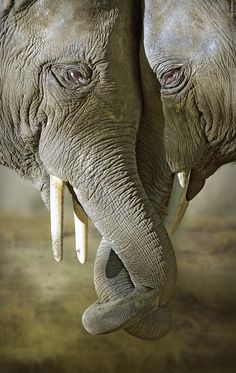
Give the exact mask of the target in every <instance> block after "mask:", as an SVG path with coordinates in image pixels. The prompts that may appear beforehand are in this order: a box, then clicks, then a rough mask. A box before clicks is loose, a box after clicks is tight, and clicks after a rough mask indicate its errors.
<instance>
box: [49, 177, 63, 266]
mask: <svg viewBox="0 0 236 373" xmlns="http://www.w3.org/2000/svg"><path fill="white" fill-rule="evenodd" d="M64 186H65V183H64V181H63V180H62V179H59V178H58V177H56V176H52V175H51V176H50V217H51V236H52V249H53V255H54V258H55V260H56V261H57V262H60V261H61V260H62V258H63V215H64Z"/></svg>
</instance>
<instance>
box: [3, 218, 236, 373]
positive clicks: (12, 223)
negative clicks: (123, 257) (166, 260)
mask: <svg viewBox="0 0 236 373" xmlns="http://www.w3.org/2000/svg"><path fill="white" fill-rule="evenodd" d="M48 228H49V221H48V218H47V217H45V218H40V219H38V220H32V219H22V218H21V219H16V218H15V219H13V218H11V217H8V218H7V217H0V372H1V373H18V372H24V373H28V372H30V373H31V372H32V373H38V372H40V373H54V372H56V373H67V372H68V373H75V372H76V373H95V372H98V373H118V372H132V373H136V372H137V373H139V372H145V373H152V372H153V373H154V372H155V373H156V372H158V373H164V372H165V373H166V372H168V373H169V372H170V373H183V372H188V373H189V372H191V373H195V372H196V373H200V372H204V373H205V372H207V373H208V372H209V373H210V372H212V373H213V372H214V373H218V372H224V373H231V372H235V371H236V317H235V314H236V286H235V284H236V222H233V220H232V221H224V222H222V221H216V220H215V221H214V220H209V219H205V220H201V221H199V222H198V221H194V222H192V224H191V225H188V227H185V228H184V227H183V228H182V229H181V230H180V231H179V233H178V234H177V236H176V238H175V248H176V253H177V260H178V272H179V273H178V283H177V288H176V291H175V294H174V297H173V300H172V305H171V306H172V311H173V323H174V326H173V330H172V332H171V333H170V334H169V335H168V336H167V337H165V338H164V339H162V340H160V341H158V342H147V341H142V340H138V339H135V338H133V337H131V336H129V335H128V334H126V333H125V332H117V333H114V334H111V335H106V336H91V335H89V334H87V333H86V332H85V330H84V329H83V327H82V324H81V315H82V313H83V310H84V309H85V308H86V307H87V306H88V305H90V304H91V303H92V302H94V301H95V299H96V296H95V292H94V289H93V280H92V276H93V261H94V254H95V250H96V248H97V246H98V243H99V237H98V235H96V234H95V233H93V237H92V238H91V239H90V248H91V250H90V256H89V261H88V263H87V264H86V265H84V266H81V265H80V264H78V263H77V262H76V257H75V252H74V249H73V235H72V228H71V227H70V226H68V227H66V239H65V258H64V261H63V262H62V263H60V264H57V263H56V262H54V261H53V259H52V257H51V251H50V238H49V229H48Z"/></svg>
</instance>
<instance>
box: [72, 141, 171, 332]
mask: <svg viewBox="0 0 236 373" xmlns="http://www.w3.org/2000/svg"><path fill="white" fill-rule="evenodd" d="M111 146H112V145H111V144H110V145H109V144H107V149H109V150H111ZM131 148H132V147H131ZM93 151H95V154H98V152H97V151H98V149H95V147H94V148H93ZM121 154H124V155H125V157H124V156H121ZM90 156H91V154H90ZM104 157H105V158H106V154H103V159H102V161H101V163H102V164H103V167H104V165H105V167H106V168H104V169H103V168H101V167H98V165H94V162H93V165H94V169H96V175H94V174H93V181H94V178H95V179H96V188H95V190H94V188H93V189H92V188H91V183H92V182H91V176H92V175H91V174H90V175H89V174H88V172H85V173H84V174H83V177H84V183H82V185H83V186H85V185H86V187H85V189H82V188H81V187H79V186H78V187H75V186H74V191H75V193H76V195H77V198H78V200H79V202H80V203H81V204H82V206H83V208H84V210H85V211H86V213H87V214H88V216H89V217H90V218H91V220H92V221H93V223H94V224H95V226H96V227H97V228H98V230H99V231H100V233H101V234H102V236H103V237H104V239H105V240H106V241H107V242H109V244H110V246H111V247H112V248H113V250H114V252H115V253H116V255H117V256H118V257H119V259H120V260H121V262H122V264H123V266H124V267H125V269H126V270H127V272H128V275H129V277H130V281H131V284H132V291H131V292H129V293H128V294H127V295H126V296H124V294H123V293H122V296H121V297H120V298H119V297H118V298H117V299H115V300H114V299H113V300H112V301H108V302H106V303H103V304H101V303H96V304H95V305H93V306H91V307H90V308H89V309H88V310H87V311H86V312H85V314H84V316H83V323H84V326H85V328H86V329H87V330H88V331H89V332H91V333H96V334H97V333H105V332H109V331H112V330H115V329H118V328H126V327H129V326H130V325H131V324H133V322H134V320H135V319H136V318H138V319H140V317H141V316H144V315H145V314H147V313H149V312H150V311H152V310H153V309H154V308H155V307H156V306H157V303H158V304H159V305H165V304H166V302H167V301H168V299H169V297H170V294H171V291H172V289H173V287H174V285H175V279H176V263H175V256H174V253H173V251H172V246H171V243H170V241H169V238H168V235H167V234H166V232H165V229H164V227H163V226H162V223H161V220H160V218H159V217H158V216H157V215H156V213H155V210H154V208H153V206H152V205H151V203H150V202H149V200H148V198H147V196H146V193H145V191H144V189H143V186H142V184H141V181H140V179H139V176H138V173H137V167H136V161H135V154H133V153H131V152H130V153H129V152H128V151H127V144H126V148H124V147H123V148H122V146H121V147H119V146H117V144H116V149H115V150H114V152H113V156H112V157H111V156H110V154H109V158H107V159H109V168H108V167H107V164H106V163H107V162H106V161H104ZM124 158H125V159H124ZM98 170H99V171H98ZM90 171H91V170H90Z"/></svg>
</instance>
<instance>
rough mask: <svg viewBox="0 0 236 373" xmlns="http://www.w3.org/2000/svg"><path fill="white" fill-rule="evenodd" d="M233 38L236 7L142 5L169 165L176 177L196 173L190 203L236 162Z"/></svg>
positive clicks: (149, 1)
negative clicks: (214, 176)
mask: <svg viewBox="0 0 236 373" xmlns="http://www.w3.org/2000/svg"><path fill="white" fill-rule="evenodd" d="M235 40H236V21H235V2H234V1H230V0H217V1H210V0H209V1H208V0H198V1H196V0H180V1H173V0H167V1H166V0H165V1H164V0H157V1H156V0H145V10H144V47H145V53H146V56H147V59H148V61H149V64H150V66H151V68H152V70H153V72H154V73H155V74H156V78H157V79H158V81H159V84H160V88H159V90H160V92H161V101H162V105H163V112H164V116H165V126H164V131H163V138H164V146H165V149H166V154H167V160H168V163H169V165H170V168H171V170H172V171H173V172H174V173H181V172H187V173H188V172H189V171H190V170H191V177H190V183H189V188H188V192H187V199H188V200H190V199H192V198H193V197H194V196H195V195H196V194H197V193H198V192H199V191H200V190H201V189H202V187H203V186H204V183H205V179H206V178H207V177H209V176H210V175H211V174H212V173H214V172H215V171H216V170H217V169H218V168H219V167H220V166H221V165H222V164H224V163H227V162H231V161H234V160H236V120H235V118H236V114H235V107H236V84H235V82H236V79H235V77H236V43H235ZM158 99H159V96H158V94H157V96H156V100H158Z"/></svg>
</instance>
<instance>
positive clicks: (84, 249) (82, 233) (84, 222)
mask: <svg viewBox="0 0 236 373" xmlns="http://www.w3.org/2000/svg"><path fill="white" fill-rule="evenodd" d="M73 208H74V224H75V249H76V254H77V258H78V260H79V262H80V263H82V264H84V263H85V262H86V260H87V255H88V216H87V215H86V213H85V212H84V210H83V208H82V207H81V206H80V204H79V203H78V202H77V201H76V200H75V199H74V198H73Z"/></svg>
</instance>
